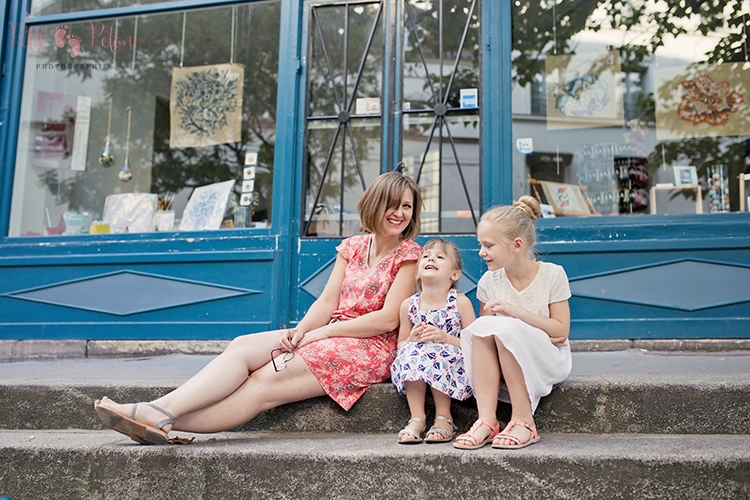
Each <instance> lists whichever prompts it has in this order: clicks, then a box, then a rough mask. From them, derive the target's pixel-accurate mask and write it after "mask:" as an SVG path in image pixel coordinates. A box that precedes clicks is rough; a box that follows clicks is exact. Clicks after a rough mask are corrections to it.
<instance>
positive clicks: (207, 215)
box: [180, 181, 235, 231]
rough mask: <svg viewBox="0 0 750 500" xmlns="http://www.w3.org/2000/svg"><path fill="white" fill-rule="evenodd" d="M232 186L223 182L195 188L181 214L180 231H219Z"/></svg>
mask: <svg viewBox="0 0 750 500" xmlns="http://www.w3.org/2000/svg"><path fill="white" fill-rule="evenodd" d="M234 184H235V181H224V182H217V183H216V184H209V185H208V186H201V187H197V188H195V190H194V191H193V194H191V195H190V199H189V200H188V203H187V206H186V207H185V211H184V212H183V213H182V221H181V223H180V231H208V230H212V229H219V228H220V227H221V221H222V220H223V219H224V212H225V211H226V209H227V202H228V201H229V193H231V192H232V188H233V187H234Z"/></svg>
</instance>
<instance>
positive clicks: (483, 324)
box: [461, 262, 572, 413]
mask: <svg viewBox="0 0 750 500" xmlns="http://www.w3.org/2000/svg"><path fill="white" fill-rule="evenodd" d="M570 295H571V294H570V285H569V284H568V276H567V275H566V274H565V270H564V269H563V268H562V267H561V266H558V265H557V264H552V263H549V262H540V265H539V270H538V271H537V274H536V276H535V277H534V280H533V281H532V282H531V283H530V284H529V286H527V287H526V288H524V289H523V290H521V291H520V292H519V291H517V290H516V289H515V288H513V285H512V284H511V283H510V280H508V277H507V276H506V275H505V269H500V270H497V271H487V272H486V273H484V276H482V279H480V280H479V284H478V285H477V299H478V300H480V301H481V302H483V303H487V302H488V301H489V300H491V299H500V300H504V301H507V302H509V303H511V304H514V305H517V306H520V307H523V308H524V309H526V310H527V311H531V312H533V313H534V314H538V315H539V316H544V317H546V318H549V305H550V304H552V303H555V302H561V301H563V300H567V299H569V298H570ZM491 335H496V336H497V337H498V338H499V339H500V340H501V341H502V342H503V345H504V346H505V347H506V348H507V349H508V350H509V351H510V352H511V353H512V354H513V356H514V357H515V358H516V361H518V364H519V365H520V366H521V370H523V376H524V380H525V381H526V389H527V390H528V393H529V399H530V400H531V411H532V413H533V412H535V411H536V407H537V405H538V404H539V400H540V399H541V398H542V397H544V396H546V395H547V394H549V393H550V392H552V387H553V386H554V385H555V384H559V383H560V382H562V381H563V380H565V378H566V377H567V376H568V374H570V369H571V367H572V360H571V356H570V346H569V345H568V344H567V343H566V345H565V346H563V347H557V346H555V345H553V344H552V342H551V341H550V338H549V335H547V334H546V333H545V332H544V331H542V330H540V329H539V328H534V327H533V326H530V325H528V324H526V323H524V322H523V321H521V320H519V319H517V318H511V317H508V316H481V317H479V318H477V320H476V321H474V323H472V324H471V325H469V326H468V327H466V328H464V330H463V332H462V335H461V349H462V350H463V353H464V363H465V366H466V371H467V373H468V376H469V380H474V378H473V377H475V376H480V377H481V368H477V369H476V370H473V369H472V368H473V367H472V363H471V341H472V337H474V336H478V337H488V336H491ZM472 385H474V384H472ZM498 399H500V401H504V402H506V403H510V397H509V396H508V390H507V387H506V386H505V382H503V383H502V384H501V387H500V393H499V395H498Z"/></svg>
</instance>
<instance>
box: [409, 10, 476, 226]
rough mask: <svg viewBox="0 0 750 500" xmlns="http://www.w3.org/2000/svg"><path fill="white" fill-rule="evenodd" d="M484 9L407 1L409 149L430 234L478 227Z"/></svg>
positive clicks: (410, 171)
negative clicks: (480, 27)
mask: <svg viewBox="0 0 750 500" xmlns="http://www.w3.org/2000/svg"><path fill="white" fill-rule="evenodd" d="M480 10H481V4H480V2H478V1H473V0H450V1H443V2H430V1H425V0H421V1H420V0H405V1H404V16H405V20H404V39H405V43H404V65H403V82H402V83H403V94H404V103H403V110H404V111H403V118H402V120H403V134H402V151H403V161H404V164H405V165H406V173H407V175H410V176H411V177H413V178H414V179H415V180H416V181H417V183H418V184H419V187H420V189H421V191H422V197H423V199H424V210H423V213H422V232H423V233H473V232H474V231H475V229H476V225H475V221H476V218H477V217H478V216H479V209H480V207H481V198H480V192H481V185H480V177H481V173H480V162H479V159H480V147H479V138H480V133H481V129H480V125H481V119H480V111H479V109H480V108H479V106H480V103H479V92H480V84H479V75H480V73H481V68H480V58H479V47H480V43H481V33H480V31H479V24H480V23H479V12H480Z"/></svg>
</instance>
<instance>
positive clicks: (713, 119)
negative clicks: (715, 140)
mask: <svg viewBox="0 0 750 500" xmlns="http://www.w3.org/2000/svg"><path fill="white" fill-rule="evenodd" d="M654 88H655V89H656V92H655V93H654V100H655V101H656V138H657V139H659V140H664V139H692V138H697V137H721V136H736V135H746V134H747V130H748V128H749V127H750V112H749V110H748V105H749V104H750V103H749V102H748V99H749V98H750V95H748V93H749V92H750V64H748V63H725V64H711V65H705V64H700V65H699V64H696V65H692V66H687V67H685V66H680V67H671V68H669V67H667V68H657V69H656V71H655V73H654Z"/></svg>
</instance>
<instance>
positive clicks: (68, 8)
mask: <svg viewBox="0 0 750 500" xmlns="http://www.w3.org/2000/svg"><path fill="white" fill-rule="evenodd" d="M173 1H177V0H31V11H30V12H31V15H32V16H48V15H52V14H65V13H68V12H83V11H86V10H102V9H117V8H119V7H130V6H133V5H147V4H152V3H160V2H173Z"/></svg>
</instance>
